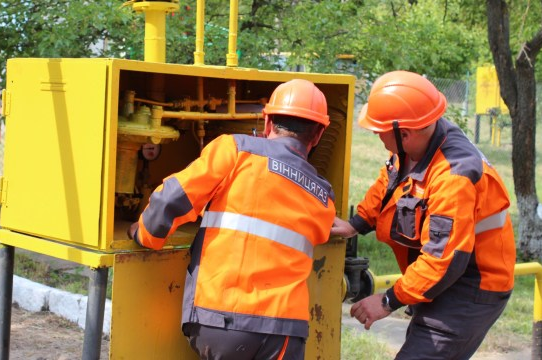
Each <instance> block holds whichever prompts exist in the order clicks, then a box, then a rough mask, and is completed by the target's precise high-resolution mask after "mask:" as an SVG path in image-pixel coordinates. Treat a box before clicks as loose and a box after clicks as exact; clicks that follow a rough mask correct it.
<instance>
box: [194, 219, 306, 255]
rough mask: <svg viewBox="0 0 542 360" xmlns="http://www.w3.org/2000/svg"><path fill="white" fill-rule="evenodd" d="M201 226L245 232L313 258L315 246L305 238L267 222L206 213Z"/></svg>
mask: <svg viewBox="0 0 542 360" xmlns="http://www.w3.org/2000/svg"><path fill="white" fill-rule="evenodd" d="M201 226H202V227H213V228H223V229H230V230H237V231H243V232H246V233H249V234H253V235H256V236H259V237H263V238H266V239H269V240H272V241H275V242H277V243H279V244H282V245H286V246H288V247H291V248H293V249H296V250H298V251H301V252H303V253H305V254H306V255H307V256H308V257H311V258H312V252H313V246H312V244H311V242H310V241H309V240H308V239H307V238H306V237H305V236H303V235H301V234H300V233H297V232H295V231H292V230H290V229H287V228H285V227H282V226H279V225H276V224H273V223H270V222H267V221H265V220H261V219H256V218H253V217H250V216H246V215H240V214H235V213H230V212H217V211H206V212H205V214H204V215H203V219H202V221H201Z"/></svg>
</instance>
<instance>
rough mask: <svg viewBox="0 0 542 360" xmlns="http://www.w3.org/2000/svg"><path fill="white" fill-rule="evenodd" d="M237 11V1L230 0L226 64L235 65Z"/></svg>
mask: <svg viewBox="0 0 542 360" xmlns="http://www.w3.org/2000/svg"><path fill="white" fill-rule="evenodd" d="M238 13H239V1H238V0H230V29H229V34H228V55H226V65H227V66H237V27H238V24H237V16H238Z"/></svg>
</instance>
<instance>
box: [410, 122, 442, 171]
mask: <svg viewBox="0 0 542 360" xmlns="http://www.w3.org/2000/svg"><path fill="white" fill-rule="evenodd" d="M450 125H451V124H450V122H449V121H448V120H446V119H444V118H440V119H439V120H438V121H437V126H436V128H435V132H434V133H433V136H432V137H431V139H430V140H429V146H428V147H427V151H426V152H425V155H424V156H423V157H422V159H421V160H420V161H419V162H418V163H417V164H416V166H414V168H413V169H412V170H411V171H410V174H408V176H410V177H411V178H412V179H414V180H416V181H422V180H423V179H424V177H425V173H426V172H427V168H428V167H429V164H430V163H431V161H433V158H434V156H435V153H436V152H437V151H438V149H439V148H440V147H441V146H442V144H443V143H444V141H445V140H446V134H447V133H448V129H449V127H450Z"/></svg>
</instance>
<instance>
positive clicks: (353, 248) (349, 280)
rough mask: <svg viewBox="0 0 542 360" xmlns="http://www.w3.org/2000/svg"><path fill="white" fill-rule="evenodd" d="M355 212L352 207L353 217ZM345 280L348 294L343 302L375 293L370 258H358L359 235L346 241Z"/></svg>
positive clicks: (354, 300) (357, 299) (353, 300)
mask: <svg viewBox="0 0 542 360" xmlns="http://www.w3.org/2000/svg"><path fill="white" fill-rule="evenodd" d="M353 212H354V207H353V206H350V216H351V217H352V216H353ZM344 280H345V282H346V293H345V296H344V299H343V301H345V300H348V301H352V302H356V301H359V300H361V299H363V298H364V297H367V296H369V295H372V294H373V293H374V288H375V286H374V277H373V275H372V273H371V271H370V270H369V258H366V257H359V256H358V236H357V235H354V236H352V237H351V238H348V239H347V240H346V254H345V259H344Z"/></svg>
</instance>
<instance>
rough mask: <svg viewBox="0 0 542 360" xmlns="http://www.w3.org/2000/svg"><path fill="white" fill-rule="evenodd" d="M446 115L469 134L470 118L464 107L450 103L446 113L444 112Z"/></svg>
mask: <svg viewBox="0 0 542 360" xmlns="http://www.w3.org/2000/svg"><path fill="white" fill-rule="evenodd" d="M444 117H445V118H446V119H448V120H450V121H453V122H454V123H456V124H457V126H459V128H460V129H461V130H463V132H464V133H465V134H469V132H470V129H469V124H468V122H469V118H468V117H466V116H465V115H464V114H463V109H461V108H460V107H458V106H455V105H449V106H448V108H447V109H446V114H444Z"/></svg>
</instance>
